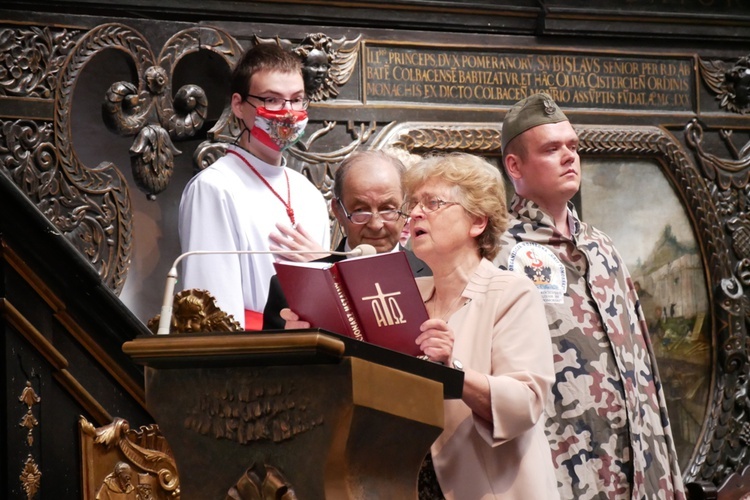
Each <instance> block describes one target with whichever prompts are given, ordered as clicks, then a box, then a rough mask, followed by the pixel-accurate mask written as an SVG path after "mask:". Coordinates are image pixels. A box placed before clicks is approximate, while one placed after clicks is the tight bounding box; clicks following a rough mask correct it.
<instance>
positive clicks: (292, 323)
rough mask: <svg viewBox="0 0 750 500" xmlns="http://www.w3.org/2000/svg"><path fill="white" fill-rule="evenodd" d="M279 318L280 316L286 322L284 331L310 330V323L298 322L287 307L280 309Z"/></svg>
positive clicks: (296, 317)
mask: <svg viewBox="0 0 750 500" xmlns="http://www.w3.org/2000/svg"><path fill="white" fill-rule="evenodd" d="M279 316H281V319H283V320H284V321H286V323H284V329H285V330H299V329H304V328H310V323H308V322H307V321H302V320H300V319H299V316H297V315H296V314H295V313H294V311H292V310H291V309H289V308H288V307H285V308H284V309H282V310H281V312H280V313H279Z"/></svg>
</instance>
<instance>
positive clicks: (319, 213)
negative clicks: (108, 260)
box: [179, 44, 330, 330]
mask: <svg viewBox="0 0 750 500" xmlns="http://www.w3.org/2000/svg"><path fill="white" fill-rule="evenodd" d="M230 92H231V105H232V112H233V113H234V114H235V116H236V117H237V118H238V119H239V121H240V123H241V127H242V129H241V130H242V131H241V132H240V135H239V137H238V138H237V141H236V142H235V144H233V145H231V146H229V147H228V148H227V153H226V155H225V156H223V157H222V158H220V159H218V160H217V161H216V162H215V163H213V164H212V165H211V166H209V167H207V168H206V169H205V170H203V171H202V172H200V173H199V174H198V175H196V176H195V177H194V178H193V179H192V180H191V181H190V182H189V183H188V184H187V186H186V187H185V190H184V192H183V194H182V199H181V201H180V217H179V232H180V244H181V245H182V251H183V252H188V251H194V250H209V251H211V250H224V251H225V250H230V251H238V250H253V251H268V250H274V249H280V248H289V249H292V250H305V249H307V250H321V251H322V250H324V249H328V248H329V247H330V225H329V217H328V208H327V206H326V202H325V200H324V198H323V195H322V194H321V193H320V191H319V190H318V189H317V188H316V187H315V186H314V185H313V184H312V183H311V182H310V181H309V180H308V179H307V178H306V177H305V176H303V175H302V174H300V173H299V172H297V171H295V170H293V169H291V168H288V167H287V166H286V160H285V158H284V156H283V152H284V150H285V149H286V148H288V147H289V146H291V145H292V144H294V143H295V142H296V141H298V140H299V139H300V138H301V137H302V135H303V133H304V130H305V125H306V124H307V111H306V110H307V106H308V104H309V101H308V99H307V97H306V95H305V86H304V80H303V78H302V64H301V61H300V60H299V59H298V58H297V56H295V55H294V54H292V53H291V52H287V51H285V50H283V49H282V48H280V47H278V46H276V45H272V44H260V45H256V46H254V47H252V48H251V49H249V50H248V51H247V52H246V53H245V54H244V55H243V57H242V59H241V60H240V61H239V63H238V64H237V66H236V67H235V69H234V71H233V72H232V78H231V82H230ZM318 257H320V254H319V253H318V254H311V255H309V256H305V257H301V256H299V255H294V256H290V257H289V258H293V259H295V260H302V259H304V260H309V259H312V258H318ZM275 258H283V257H279V256H274V255H271V254H263V255H257V254H253V255H247V254H245V255H226V254H222V255H194V256H189V257H187V258H185V259H184V260H183V268H182V272H181V274H180V276H181V278H182V280H181V281H182V288H183V289H191V288H198V289H203V290H208V291H209V292H211V294H212V295H214V296H215V297H216V299H217V303H218V306H219V307H220V308H221V309H222V310H224V311H226V312H227V313H229V314H231V315H233V316H234V319H236V320H237V321H238V322H239V323H240V324H241V325H242V326H243V327H244V328H245V329H248V330H253V329H260V328H261V325H262V321H263V308H264V306H265V303H266V298H267V296H268V284H269V282H270V278H271V276H272V275H273V274H274V268H273V261H274V259H275Z"/></svg>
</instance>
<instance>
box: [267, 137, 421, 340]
mask: <svg viewBox="0 0 750 500" xmlns="http://www.w3.org/2000/svg"><path fill="white" fill-rule="evenodd" d="M405 169H406V168H405V167H404V164H403V163H402V162H401V161H400V160H399V159H397V158H395V157H393V156H391V155H389V154H386V153H384V152H382V151H378V150H370V151H362V152H357V153H354V154H353V155H351V156H349V157H348V158H347V159H345V160H344V161H343V162H342V163H341V165H340V166H339V168H338V169H337V170H336V173H335V174H334V184H333V199H332V200H331V210H332V212H333V215H334V216H335V217H336V220H338V222H339V224H340V225H341V228H342V229H343V231H344V234H345V235H346V237H345V238H344V239H343V240H342V241H341V244H340V245H339V246H338V248H336V251H339V252H345V251H349V250H351V249H353V248H356V247H357V246H358V245H360V244H363V243H364V244H367V245H372V246H373V247H375V250H376V251H377V252H378V253H386V252H397V251H405V252H406V258H407V260H408V261H409V266H410V267H411V269H412V272H413V273H414V276H430V275H432V272H431V271H430V268H429V267H427V264H425V263H424V262H422V261H421V260H419V259H418V258H417V257H416V256H415V255H414V254H413V253H412V252H411V251H409V250H406V249H404V248H403V247H402V246H401V245H400V244H399V237H400V236H401V230H402V228H403V227H404V224H405V223H406V214H404V213H403V212H402V211H401V206H402V205H403V203H404V192H403V190H402V188H401V174H403V172H404V170H405ZM344 258H345V257H344V256H342V255H331V256H329V257H325V258H323V259H319V260H321V261H324V262H337V261H340V260H342V259H344ZM269 289H270V291H269V294H268V301H267V302H266V307H265V310H264V311H263V329H264V330H268V329H281V328H284V323H285V321H284V320H283V319H281V316H279V313H280V312H281V310H282V309H283V308H285V307H287V302H286V298H285V297H284V294H283V292H282V291H281V287H280V286H279V282H278V279H277V278H276V276H273V277H272V278H271V283H270V288H269Z"/></svg>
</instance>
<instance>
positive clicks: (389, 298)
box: [362, 283, 406, 326]
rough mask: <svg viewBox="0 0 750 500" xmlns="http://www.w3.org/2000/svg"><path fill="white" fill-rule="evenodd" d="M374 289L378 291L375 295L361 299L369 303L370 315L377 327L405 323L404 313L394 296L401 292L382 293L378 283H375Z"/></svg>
mask: <svg viewBox="0 0 750 500" xmlns="http://www.w3.org/2000/svg"><path fill="white" fill-rule="evenodd" d="M375 289H376V290H377V291H378V294H377V295H372V296H370V297H362V300H369V301H370V307H372V313H373V314H374V315H375V320H376V321H377V323H378V326H393V325H401V324H403V323H406V320H405V319H404V313H403V312H402V311H401V307H399V305H398V301H397V300H396V296H397V295H401V292H393V293H383V290H381V289H380V283H375Z"/></svg>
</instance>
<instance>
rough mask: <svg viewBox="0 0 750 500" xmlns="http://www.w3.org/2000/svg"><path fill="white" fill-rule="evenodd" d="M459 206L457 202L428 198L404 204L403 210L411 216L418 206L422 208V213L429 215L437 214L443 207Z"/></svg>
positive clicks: (434, 197) (433, 197) (408, 201)
mask: <svg viewBox="0 0 750 500" xmlns="http://www.w3.org/2000/svg"><path fill="white" fill-rule="evenodd" d="M458 204H459V203H458V202H457V201H445V200H441V199H440V198H438V197H437V196H426V197H424V198H422V199H421V200H413V199H412V200H407V201H406V203H405V204H404V209H403V210H404V212H406V213H407V214H410V213H411V212H412V210H414V209H415V208H416V206H417V205H419V206H420V207H421V208H422V212H424V213H426V214H429V213H432V212H436V211H438V210H440V209H441V208H443V207H446V206H450V205H458Z"/></svg>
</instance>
